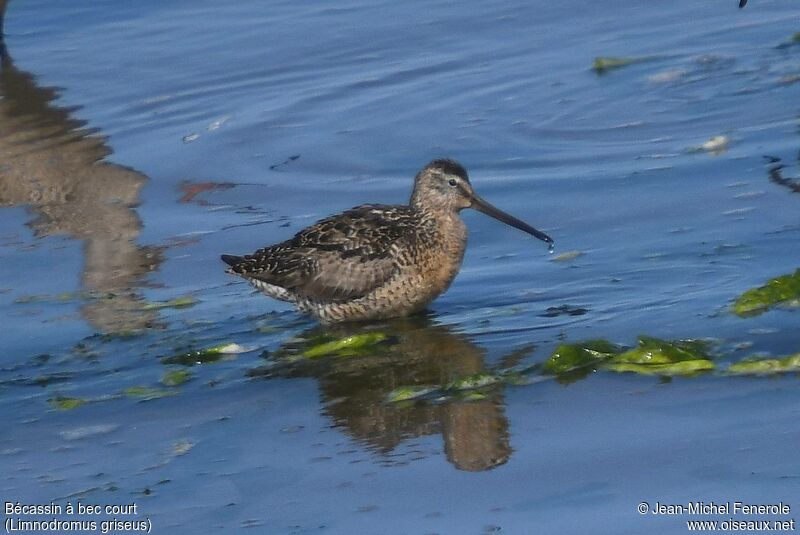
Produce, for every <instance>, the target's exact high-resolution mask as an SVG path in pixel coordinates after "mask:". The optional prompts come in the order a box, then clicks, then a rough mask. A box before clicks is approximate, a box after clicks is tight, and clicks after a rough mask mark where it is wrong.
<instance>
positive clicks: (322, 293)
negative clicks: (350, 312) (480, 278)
mask: <svg viewBox="0 0 800 535" xmlns="http://www.w3.org/2000/svg"><path fill="white" fill-rule="evenodd" d="M413 221H414V218H413V214H411V212H410V209H408V208H407V207H403V206H382V205H364V206H359V207H356V208H353V209H352V210H348V211H346V212H344V213H342V214H339V215H336V216H333V217H330V218H328V219H323V220H322V221H320V222H318V223H316V224H315V225H312V226H311V227H309V228H307V229H305V230H302V231H301V232H299V233H298V234H297V235H295V237H294V238H292V239H291V240H287V241H285V242H283V243H280V244H277V245H274V246H272V247H267V248H264V249H261V250H259V251H256V252H255V253H254V254H253V255H248V256H246V257H244V259H243V261H242V263H241V264H240V266H241V268H242V270H241V271H240V270H239V269H237V267H239V266H235V267H234V270H235V271H236V272H237V273H241V274H243V275H245V276H247V277H252V278H256V279H259V280H262V281H264V282H267V283H269V284H274V285H276V286H281V287H283V288H286V289H290V290H292V291H294V292H295V293H297V294H300V295H303V296H305V297H310V298H315V299H323V300H348V299H356V298H358V297H362V296H364V295H366V294H368V293H369V292H371V291H372V290H374V289H376V288H378V287H379V286H381V285H382V284H384V283H386V282H387V281H388V280H389V279H391V278H392V276H394V275H395V273H396V272H397V268H398V263H397V262H398V258H397V255H396V254H393V253H392V246H393V245H395V244H397V245H399V246H400V247H401V248H402V247H403V245H404V244H407V243H408V240H413V239H414V237H415V236H416V232H415V230H414V225H413ZM401 242H402V243H401Z"/></svg>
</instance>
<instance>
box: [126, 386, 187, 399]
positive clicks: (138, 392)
mask: <svg viewBox="0 0 800 535" xmlns="http://www.w3.org/2000/svg"><path fill="white" fill-rule="evenodd" d="M122 393H123V394H124V395H125V396H128V397H129V398H135V399H138V400H140V401H150V400H152V399H159V398H163V397H167V396H174V395H175V391H172V390H163V389H160V388H152V387H149V386H140V385H139V386H131V387H128V388H126V389H125V390H123V391H122Z"/></svg>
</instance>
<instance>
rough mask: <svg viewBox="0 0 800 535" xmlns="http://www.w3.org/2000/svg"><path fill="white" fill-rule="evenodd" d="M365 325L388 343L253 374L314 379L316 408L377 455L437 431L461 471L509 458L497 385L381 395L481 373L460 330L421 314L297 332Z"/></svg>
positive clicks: (307, 336) (346, 332)
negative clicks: (423, 396) (467, 395)
mask: <svg viewBox="0 0 800 535" xmlns="http://www.w3.org/2000/svg"><path fill="white" fill-rule="evenodd" d="M367 331H378V332H381V333H383V334H386V335H389V337H390V343H387V344H385V345H381V346H380V347H379V348H377V349H375V351H373V352H372V353H371V354H369V355H365V356H361V355H359V356H357V357H326V358H323V359H319V360H304V361H300V362H294V363H292V364H291V365H288V366H286V367H279V368H269V367H267V368H263V369H259V370H255V371H254V372H253V373H252V374H253V375H255V376H261V377H272V376H281V377H315V378H317V379H318V380H319V387H320V392H321V394H322V404H323V407H324V408H323V412H324V413H325V414H326V415H327V416H329V417H330V418H331V419H332V420H333V421H334V422H335V423H336V425H337V426H340V427H342V428H343V429H344V430H346V431H347V432H348V433H349V434H350V435H352V436H353V437H354V438H356V439H358V440H360V441H362V442H364V443H366V444H368V445H370V446H371V447H373V448H375V449H377V450H378V451H380V452H381V453H384V454H389V453H390V452H392V451H393V450H394V449H395V448H396V447H397V446H399V445H400V443H401V442H403V441H405V440H408V439H411V438H413V437H419V436H423V435H432V434H437V433H441V435H442V437H443V439H444V449H445V453H446V455H447V458H448V460H449V461H450V462H451V463H453V465H454V466H456V467H457V468H459V469H461V470H469V471H481V470H489V469H492V468H494V467H496V466H499V465H501V464H504V463H505V462H506V461H508V459H509V457H510V456H511V451H512V449H511V446H510V443H509V430H508V419H507V418H506V416H505V414H504V402H503V396H502V392H500V391H497V390H495V391H493V392H492V393H491V394H490V395H489V396H488V397H487V398H486V399H479V400H474V401H462V400H448V401H445V402H442V403H438V404H437V403H412V402H407V403H401V404H397V403H390V402H389V401H387V396H388V394H389V393H390V392H391V391H392V390H393V389H395V388H397V387H400V386H418V385H445V384H448V383H450V382H451V381H454V380H457V379H460V378H463V377H466V376H470V375H474V374H476V373H480V372H484V371H487V368H486V363H485V362H484V356H485V350H484V349H482V348H480V347H478V346H477V345H475V344H473V343H472V342H470V341H469V339H467V337H466V336H463V335H461V334H458V333H455V332H453V331H451V330H450V329H449V328H448V327H446V326H444V325H435V324H433V323H432V322H431V321H430V319H429V318H427V317H415V318H407V319H402V320H395V321H391V322H387V323H383V324H377V325H371V326H339V327H334V328H330V327H327V328H324V329H323V328H322V327H318V328H314V329H310V330H308V331H306V332H305V333H303V335H302V336H301V337H300V338H301V339H303V340H314V339H315V338H318V337H319V336H321V335H325V336H331V335H332V336H334V337H336V338H343V337H346V336H351V335H354V334H359V333H364V332H367ZM516 356H517V355H511V356H510V357H509V358H510V359H514V357H516ZM508 360H509V359H508V358H507V359H506V361H508ZM506 364H513V362H506Z"/></svg>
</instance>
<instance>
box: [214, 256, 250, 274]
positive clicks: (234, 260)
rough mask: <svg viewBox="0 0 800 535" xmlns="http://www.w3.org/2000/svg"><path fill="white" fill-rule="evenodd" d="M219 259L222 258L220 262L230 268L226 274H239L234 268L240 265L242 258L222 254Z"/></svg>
mask: <svg viewBox="0 0 800 535" xmlns="http://www.w3.org/2000/svg"><path fill="white" fill-rule="evenodd" d="M220 258H222V261H223V262H225V263H226V264H228V265H229V266H230V267H229V268H228V269H227V270H225V271H226V272H228V273H239V272H240V270H237V269H236V267H237V266H238V265H239V264H241V263H242V260H244V257H242V256H236V255H232V254H224V255H222V256H221V257H220Z"/></svg>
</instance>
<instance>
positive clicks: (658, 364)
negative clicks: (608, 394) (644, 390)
mask: <svg viewBox="0 0 800 535" xmlns="http://www.w3.org/2000/svg"><path fill="white" fill-rule="evenodd" d="M542 369H543V370H544V371H545V372H546V373H550V374H553V375H566V374H570V373H573V372H576V371H581V370H583V371H586V370H589V369H603V370H608V371H613V372H633V373H640V374H643V375H690V374H693V373H697V372H701V371H707V370H713V369H714V363H713V362H712V361H711V360H710V359H709V356H708V343H707V342H705V341H702V340H677V341H672V342H668V341H665V340H661V339H659V338H653V337H651V336H640V337H639V339H638V342H637V345H636V347H634V348H632V349H629V350H627V351H624V350H623V348H621V347H620V346H618V345H616V344H612V343H611V342H608V341H606V340H589V341H586V342H579V343H576V344H562V345H560V346H558V347H557V348H556V350H555V351H554V352H553V354H552V355H551V356H550V358H549V359H547V361H546V362H545V363H544V366H543V368H542Z"/></svg>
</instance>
